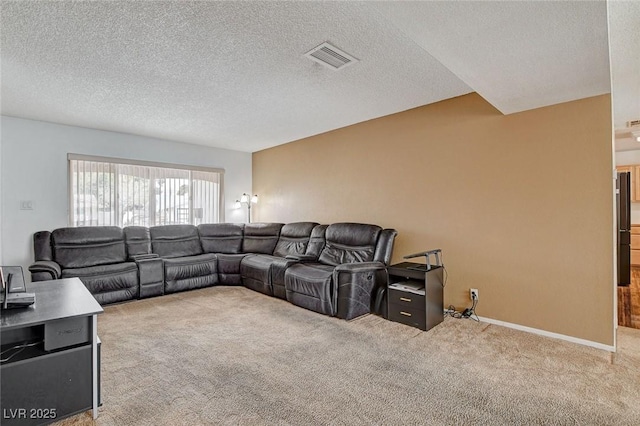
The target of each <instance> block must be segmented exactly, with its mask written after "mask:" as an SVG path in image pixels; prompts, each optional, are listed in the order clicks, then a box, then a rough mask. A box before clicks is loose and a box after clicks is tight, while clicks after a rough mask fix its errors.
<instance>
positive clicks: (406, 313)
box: [400, 311, 411, 317]
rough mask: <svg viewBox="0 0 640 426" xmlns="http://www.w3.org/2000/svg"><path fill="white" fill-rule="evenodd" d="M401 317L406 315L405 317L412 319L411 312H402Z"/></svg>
mask: <svg viewBox="0 0 640 426" xmlns="http://www.w3.org/2000/svg"><path fill="white" fill-rule="evenodd" d="M400 315H404V316H405V317H410V316H411V314H410V313H409V312H404V311H400Z"/></svg>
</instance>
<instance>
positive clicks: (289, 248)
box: [273, 222, 318, 257]
mask: <svg viewBox="0 0 640 426" xmlns="http://www.w3.org/2000/svg"><path fill="white" fill-rule="evenodd" d="M317 225H318V224H317V223H315V222H297V223H288V224H286V225H284V226H283V227H282V229H281V230H280V238H278V243H277V244H276V248H275V249H274V251H273V254H274V256H280V257H286V256H288V255H295V254H305V252H306V251H307V246H308V245H309V238H310V237H311V232H312V231H313V228H315V227H316V226H317Z"/></svg>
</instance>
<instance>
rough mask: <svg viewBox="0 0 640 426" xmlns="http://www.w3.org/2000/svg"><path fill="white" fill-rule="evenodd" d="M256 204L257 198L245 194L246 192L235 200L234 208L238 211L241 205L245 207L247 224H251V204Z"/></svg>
mask: <svg viewBox="0 0 640 426" xmlns="http://www.w3.org/2000/svg"><path fill="white" fill-rule="evenodd" d="M257 202H258V196H257V195H254V196H253V197H252V196H250V195H249V194H247V193H246V192H245V193H244V194H242V197H240V199H239V200H236V208H237V209H239V208H240V207H242V205H243V204H246V205H247V217H248V223H251V204H256V203H257Z"/></svg>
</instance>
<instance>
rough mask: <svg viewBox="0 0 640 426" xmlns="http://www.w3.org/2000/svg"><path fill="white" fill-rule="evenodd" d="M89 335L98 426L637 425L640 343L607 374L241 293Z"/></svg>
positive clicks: (591, 361) (118, 319)
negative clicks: (97, 360) (97, 357)
mask: <svg viewBox="0 0 640 426" xmlns="http://www.w3.org/2000/svg"><path fill="white" fill-rule="evenodd" d="M98 329H99V334H100V337H101V339H102V380H103V385H102V391H103V400H104V406H103V407H102V408H101V409H100V415H99V418H98V420H97V422H96V423H97V424H99V425H198V424H245V425H260V424H282V425H286V424H292V425H302V424H304V425H307V424H317V425H324V424H331V425H357V424H367V425H368V424H380V425H398V424H415V425H418V424H419V425H423V424H425V425H446V424H452V425H460V424H489V425H514V424H521V425H525V424H526V425H528V424H545V425H546V424H558V425H575V424H580V425H638V424H640V396H639V395H640V330H631V329H626V330H624V336H621V337H620V340H621V351H620V353H619V354H617V355H616V357H615V362H614V363H613V364H612V363H611V356H610V354H609V353H608V352H605V351H601V350H597V349H592V348H587V347H583V346H579V345H575V344H571V343H567V342H562V341H558V340H553V339H548V338H544V337H539V336H535V335H531V334H528V333H523V332H519V331H515V330H511V329H507V328H503V327H498V326H492V325H488V324H483V323H476V322H473V321H471V320H455V319H448V320H446V321H445V322H444V323H443V324H440V325H439V326H438V327H436V328H434V329H432V330H431V331H429V332H421V331H420V330H417V329H414V328H410V327H406V326H403V325H401V324H396V323H393V322H390V321H386V320H384V319H382V318H379V317H376V316H374V315H368V316H365V317H361V318H359V319H357V320H354V321H351V322H346V321H343V320H338V319H335V318H330V317H327V316H323V315H319V314H316V313H314V312H310V311H307V310H304V309H301V308H298V307H295V306H293V305H291V304H289V303H287V302H285V301H282V300H279V299H275V298H272V297H268V296H264V295H262V294H259V293H256V292H253V291H251V290H247V289H245V288H242V287H213V288H208V289H203V290H196V291H190V292H186V293H180V294H175V295H170V296H164V297H160V298H154V299H147V300H143V301H136V302H131V303H126V304H121V305H116V306H109V307H107V308H106V309H105V314H104V315H102V316H101V317H100V318H99V327H98ZM621 333H622V332H621ZM623 337H624V338H623ZM623 341H624V342H623ZM62 423H63V424H65V425H76V424H91V423H92V420H91V418H90V415H89V412H88V413H84V414H81V415H78V416H75V417H73V418H71V419H67V420H66V421H64V422H62Z"/></svg>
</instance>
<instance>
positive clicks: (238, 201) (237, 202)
mask: <svg viewBox="0 0 640 426" xmlns="http://www.w3.org/2000/svg"><path fill="white" fill-rule="evenodd" d="M240 207H242V204H240V200H236V202H235V203H233V208H234V209H239V208H240Z"/></svg>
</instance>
